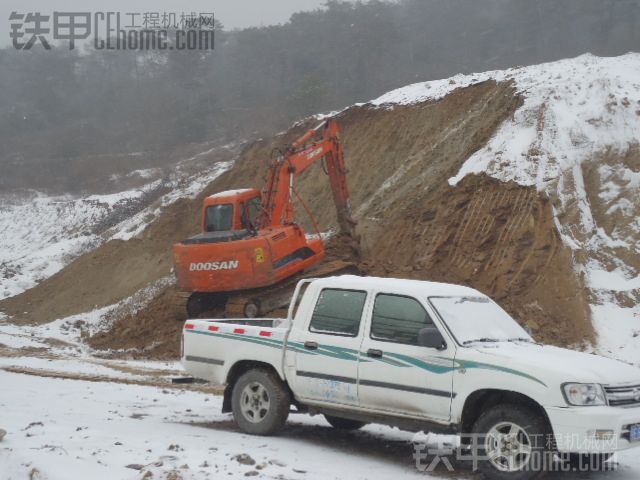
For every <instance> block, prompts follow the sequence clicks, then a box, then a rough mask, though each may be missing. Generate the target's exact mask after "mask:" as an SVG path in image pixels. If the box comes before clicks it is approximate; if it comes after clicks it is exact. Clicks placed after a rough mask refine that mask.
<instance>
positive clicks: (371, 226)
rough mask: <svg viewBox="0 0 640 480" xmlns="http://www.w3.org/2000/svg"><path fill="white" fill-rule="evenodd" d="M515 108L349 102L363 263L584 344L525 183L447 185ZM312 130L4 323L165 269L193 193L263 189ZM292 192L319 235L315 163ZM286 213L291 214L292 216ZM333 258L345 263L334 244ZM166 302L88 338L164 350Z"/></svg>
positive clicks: (92, 298)
mask: <svg viewBox="0 0 640 480" xmlns="http://www.w3.org/2000/svg"><path fill="white" fill-rule="evenodd" d="M521 103H522V100H521V98H520V97H518V96H517V95H516V94H515V92H514V89H513V86H512V85H510V84H496V83H495V82H483V83H480V84H477V85H474V86H471V87H468V88H463V89H460V90H457V91H455V92H454V93H452V94H450V95H448V96H447V97H445V98H443V99H441V100H439V101H434V102H426V103H423V104H420V105H415V106H406V107H396V108H394V109H390V110H385V109H372V108H369V107H354V108H351V109H349V110H347V111H345V112H343V113H342V114H341V115H340V116H339V120H340V122H341V123H342V125H343V129H344V135H343V140H344V146H345V157H346V162H347V166H348V168H349V183H350V187H351V191H352V202H353V205H354V209H355V212H356V218H357V219H358V221H359V233H360V234H361V237H362V246H363V258H362V263H363V267H364V268H365V269H366V270H367V271H368V272H369V273H372V274H384V275H389V276H397V277H400V276H401V277H411V278H422V279H429V280H443V281H451V282H457V283H465V284H469V285H471V286H474V287H476V288H479V289H480V290H482V291H484V292H486V293H488V294H490V295H492V296H493V297H494V298H495V299H496V300H498V301H499V302H500V303H501V304H503V305H504V306H505V307H506V308H507V309H508V310H509V311H510V312H511V313H512V314H514V315H515V316H516V317H517V318H518V319H520V320H522V321H523V322H525V323H527V324H529V325H530V326H531V327H532V329H533V330H534V332H536V333H537V335H538V337H539V338H541V339H543V340H546V341H550V342H551V343H556V344H563V345H566V344H569V343H577V342H581V341H583V340H591V339H592V338H593V329H592V327H591V323H590V321H589V316H588V309H587V307H586V300H585V299H584V298H583V295H582V293H581V292H582V285H580V280H579V279H578V278H576V275H575V273H574V271H573V269H572V259H571V255H570V253H569V252H568V251H567V250H566V249H565V248H564V247H563V245H562V244H561V242H560V241H559V238H558V235H557V233H556V230H555V227H554V224H553V218H552V213H551V207H550V204H549V201H548V200H547V199H545V198H542V197H540V196H539V195H538V194H537V193H536V192H535V191H534V190H532V189H527V188H524V187H520V186H517V185H515V184H505V183H500V182H498V181H495V180H491V179H489V178H486V177H469V178H466V179H465V180H464V181H463V182H462V183H461V184H460V185H458V186H457V187H455V188H454V187H450V186H449V185H448V183H447V179H448V178H450V177H451V176H453V175H455V174H456V173H457V172H458V170H459V168H460V167H461V165H462V164H463V163H464V161H465V160H466V159H467V158H468V157H469V156H470V155H471V154H472V153H473V152H475V151H476V150H477V149H479V148H480V147H482V146H483V145H484V144H486V142H487V140H488V139H489V138H490V137H491V136H492V135H493V134H494V133H495V131H496V129H497V128H498V127H499V125H500V124H501V123H502V122H503V121H504V120H506V119H507V118H509V117H510V116H511V115H512V114H513V112H514V111H515V110H516V109H517V108H518V107H519V106H520V105H521ZM314 123H317V121H309V122H307V123H306V124H304V125H298V126H296V127H294V128H292V129H291V130H290V131H289V132H287V133H286V134H284V135H281V136H278V137H276V138H273V139H268V140H260V141H257V142H255V143H253V144H252V145H250V146H248V147H247V148H246V149H245V151H244V152H243V153H242V154H241V156H240V158H239V159H238V161H237V163H236V166H235V167H234V168H233V169H232V170H231V171H230V172H228V173H226V174H224V175H222V176H221V177H220V178H219V179H217V180H216V181H215V182H213V183H212V184H211V185H209V187H208V188H207V189H206V191H205V192H203V194H202V195H201V196H200V197H199V198H197V199H195V200H193V201H189V200H183V201H181V202H178V203H177V204H175V205H173V206H171V207H170V208H168V209H167V211H166V213H165V214H164V215H163V216H162V217H161V218H160V219H159V220H158V221H156V222H155V223H154V224H152V225H151V226H150V227H149V228H147V230H146V231H145V232H144V234H143V236H142V238H141V239H137V240H132V241H128V242H110V243H108V244H106V245H104V246H102V247H100V248H98V249H97V250H96V251H94V252H91V253H88V254H87V255H84V256H83V257H80V258H79V259H78V260H76V261H75V262H74V263H72V264H71V265H69V267H67V268H66V269H65V270H63V271H61V272H60V273H59V274H57V275H55V276H53V277H51V278H50V279H49V280H47V281H45V282H43V283H42V284H41V285H39V286H38V287H36V288H34V289H32V290H30V291H28V292H26V293H25V294H23V295H20V296H18V297H15V298H12V299H8V300H6V301H4V302H0V310H4V311H6V312H8V313H9V314H11V315H12V316H13V317H14V321H28V322H44V321H48V320H52V319H55V318H59V317H64V316H68V315H71V314H74V313H80V312H84V311H88V310H92V309H93V308H95V307H96V306H104V305H109V304H111V303H114V302H116V301H118V300H121V299H122V298H125V297H127V296H129V295H132V294H133V293H135V291H137V290H139V289H141V288H143V287H144V286H146V285H148V284H149V283H151V282H153V281H155V280H157V279H159V278H161V277H163V276H166V275H168V274H169V272H170V269H171V245H172V243H174V242H175V241H178V240H180V239H182V238H184V237H186V236H188V235H189V234H192V233H194V232H196V230H197V218H198V210H199V206H200V203H201V200H202V197H203V196H204V195H207V194H210V193H212V192H215V191H220V190H223V189H227V188H237V187H249V186H256V187H260V186H262V185H263V183H264V175H265V173H266V171H267V169H268V159H269V158H270V153H271V151H272V150H273V149H274V148H276V147H282V146H283V145H284V144H285V143H287V142H290V141H291V140H293V139H294V138H296V137H297V136H299V135H300V134H301V133H302V132H303V131H304V130H305V129H306V128H308V127H309V126H312V124H314ZM313 126H315V125H313ZM298 189H299V191H300V194H301V195H302V197H303V198H304V199H305V200H306V201H307V203H309V204H310V206H311V209H312V210H313V211H314V212H315V213H316V215H317V217H318V220H319V223H320V225H321V228H322V229H323V230H325V229H327V228H329V227H332V226H334V225H335V213H334V207H333V203H332V200H331V194H330V189H329V186H328V183H327V179H326V176H325V175H324V173H323V172H322V169H320V168H312V169H310V170H309V171H308V172H306V173H305V174H304V175H303V176H302V178H300V180H299V182H298ZM299 217H300V218H301V219H303V218H304V213H303V211H302V209H299ZM302 222H303V223H308V222H305V221H304V220H302ZM332 255H334V256H336V257H343V258H344V257H349V256H350V254H349V252H348V251H345V250H344V249H341V248H339V247H336V248H335V249H334V251H333V252H332ZM173 294H174V292H173V290H172V287H169V288H167V289H165V290H164V291H163V292H161V294H160V295H158V296H157V297H156V298H155V299H154V300H152V301H151V303H150V304H149V305H148V306H147V307H146V308H144V309H142V310H141V311H140V312H139V313H138V314H136V315H128V316H125V317H124V318H121V319H120V320H119V321H117V322H116V323H115V325H114V328H113V330H112V331H110V332H104V333H101V334H98V335H97V336H95V337H94V338H93V339H92V340H91V344H92V345H93V346H94V347H96V348H109V349H137V350H138V351H139V352H140V354H141V355H144V356H156V357H161V358H166V357H168V356H169V357H171V356H175V355H176V354H177V352H178V349H179V340H178V339H179V332H180V322H179V320H180V319H182V318H181V317H183V314H181V313H180V312H176V311H175V309H174V307H173V305H174V303H173V301H172V297H173ZM22 312H27V313H26V314H25V313H22Z"/></svg>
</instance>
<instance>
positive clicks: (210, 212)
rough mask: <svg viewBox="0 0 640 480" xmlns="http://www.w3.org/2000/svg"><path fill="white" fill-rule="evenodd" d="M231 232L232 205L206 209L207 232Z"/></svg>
mask: <svg viewBox="0 0 640 480" xmlns="http://www.w3.org/2000/svg"><path fill="white" fill-rule="evenodd" d="M229 230H233V204H231V203H225V204H223V205H211V206H210V207H207V222H206V231H207V232H225V231H229Z"/></svg>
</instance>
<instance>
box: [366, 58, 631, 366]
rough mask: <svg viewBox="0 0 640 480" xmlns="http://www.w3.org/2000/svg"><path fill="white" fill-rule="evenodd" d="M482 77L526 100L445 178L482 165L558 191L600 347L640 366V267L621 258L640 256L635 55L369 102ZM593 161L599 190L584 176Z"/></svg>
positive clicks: (394, 101)
mask: <svg viewBox="0 0 640 480" xmlns="http://www.w3.org/2000/svg"><path fill="white" fill-rule="evenodd" d="M486 80H496V81H498V82H508V81H512V82H513V83H514V87H515V89H516V90H517V92H518V93H520V94H521V95H522V97H523V98H524V103H523V105H522V106H521V107H520V108H519V109H518V110H517V111H516V112H515V114H514V115H513V117H512V118H511V119H509V120H507V121H506V122H505V123H504V124H503V125H502V126H501V127H500V129H499V130H498V132H497V133H496V135H495V136H494V137H493V138H492V139H491V140H490V141H489V142H488V144H487V145H486V146H485V147H483V148H482V149H480V150H479V151H477V152H476V153H475V154H473V155H472V156H471V157H470V158H469V159H468V160H467V161H466V163H465V164H464V165H463V166H462V168H461V169H460V171H459V172H458V174H457V175H456V176H454V177H453V178H451V179H450V181H449V183H450V184H451V185H455V184H456V183H458V182H459V181H460V180H461V179H462V178H463V177H465V176H466V175H469V174H473V173H480V172H484V173H486V174H488V175H490V176H492V177H494V178H497V179H499V180H502V181H510V180H512V181H515V182H517V183H519V184H521V185H527V186H535V187H536V188H537V189H538V190H539V191H541V192H545V193H546V194H548V195H549V196H550V197H551V198H552V199H556V200H555V202H554V203H555V213H556V216H557V226H558V231H559V233H560V235H561V237H562V238H563V240H564V242H565V244H566V245H567V246H569V247H570V248H571V249H573V250H574V252H575V253H576V258H580V259H583V260H581V261H579V262H578V261H577V263H576V270H577V271H578V272H579V273H580V274H582V275H584V278H585V280H586V284H587V286H588V287H589V288H590V290H591V292H592V296H593V298H594V300H593V308H592V315H593V321H594V324H595V327H596V331H597V333H598V336H599V340H598V345H597V351H599V352H600V353H603V354H606V355H609V356H614V357H617V358H620V359H622V360H625V361H628V362H632V363H635V364H638V365H640V305H638V303H637V301H638V299H639V298H640V272H639V271H638V270H637V267H636V268H634V266H633V265H631V264H629V263H628V261H625V256H626V255H627V254H628V253H631V254H632V255H635V256H636V258H637V256H638V255H640V171H638V169H637V166H635V167H634V166H633V162H632V161H630V162H629V164H625V159H624V157H625V155H626V153H627V152H628V151H630V149H634V148H635V149H637V148H638V145H639V144H640V54H638V53H629V54H627V55H623V56H620V57H613V58H602V57H596V56H594V55H590V54H587V55H582V56H580V57H577V58H573V59H567V60H561V61H557V62H552V63H546V64H541V65H534V66H530V67H521V68H512V69H508V70H501V71H492V72H484V73H477V74H471V75H456V76H454V77H452V78H450V79H444V80H436V81H432V82H425V83H418V84H414V85H409V86H407V87H404V88H400V89H398V90H394V91H392V92H389V93H387V94H385V95H383V96H381V97H380V98H378V99H376V100H373V101H372V102H370V105H372V106H374V107H378V108H393V107H394V106H395V105H410V104H416V103H419V102H424V101H434V100H438V99H440V98H442V97H444V96H445V95H447V94H448V93H450V92H452V91H453V90H455V89H457V88H461V87H465V86H469V85H472V84H475V83H478V82H482V81H486ZM612 157H613V160H612V161H611V160H610V161H609V163H607V160H608V159H611V158H612ZM593 163H596V166H597V169H596V171H597V184H598V185H597V190H596V191H594V188H595V187H593V186H592V185H591V186H589V185H587V183H588V179H587V178H586V175H587V172H586V170H587V169H588V167H587V166H588V165H589V164H593ZM589 166H590V165H589ZM592 183H593V180H592ZM598 210H600V211H601V212H604V213H599V214H598V213H597V212H598ZM607 217H609V218H607ZM611 218H613V220H611ZM606 224H610V225H606ZM584 259H587V260H584ZM621 299H622V300H621ZM630 304H631V305H630Z"/></svg>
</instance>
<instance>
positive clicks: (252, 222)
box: [242, 197, 262, 231]
mask: <svg viewBox="0 0 640 480" xmlns="http://www.w3.org/2000/svg"><path fill="white" fill-rule="evenodd" d="M244 209H245V212H244V215H243V217H242V223H243V226H244V228H246V229H247V230H250V231H251V230H255V229H256V228H257V227H258V217H259V216H260V213H261V212H262V200H261V199H260V197H255V198H252V199H251V200H249V201H248V202H247V203H246V204H245V205H244ZM247 223H248V225H247Z"/></svg>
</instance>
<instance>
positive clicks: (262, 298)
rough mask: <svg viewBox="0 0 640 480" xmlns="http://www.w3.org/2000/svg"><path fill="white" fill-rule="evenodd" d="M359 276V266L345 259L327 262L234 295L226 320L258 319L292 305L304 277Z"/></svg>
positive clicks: (228, 305) (227, 306)
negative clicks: (278, 281) (291, 302)
mask: <svg viewBox="0 0 640 480" xmlns="http://www.w3.org/2000/svg"><path fill="white" fill-rule="evenodd" d="M349 273H351V274H356V275H357V274H359V273H360V270H359V269H358V267H357V266H356V264H354V263H351V262H346V261H343V260H334V261H330V262H324V263H322V264H321V265H318V266H315V267H313V268H311V269H309V270H307V271H306V272H301V273H299V274H298V275H295V276H293V277H291V278H288V279H287V280H285V281H283V282H280V283H278V284H276V285H272V286H270V287H265V288H260V289H256V290H251V291H245V292H238V293H237V294H232V295H231V296H230V297H229V298H228V299H227V303H226V306H225V317H226V318H256V317H260V316H263V315H266V314H269V313H271V312H274V311H278V310H285V309H286V308H287V307H288V306H289V301H290V300H291V295H293V291H294V289H295V286H296V284H297V283H298V282H299V281H300V280H301V279H302V278H321V277H330V276H333V275H344V274H349Z"/></svg>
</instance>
